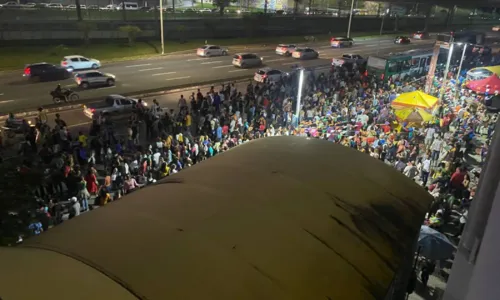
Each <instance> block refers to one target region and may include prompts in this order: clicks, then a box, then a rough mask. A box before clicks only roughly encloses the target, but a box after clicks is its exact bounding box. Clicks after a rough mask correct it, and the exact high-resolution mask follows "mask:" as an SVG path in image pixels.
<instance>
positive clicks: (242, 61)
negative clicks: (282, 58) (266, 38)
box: [233, 53, 263, 68]
mask: <svg viewBox="0 0 500 300" xmlns="http://www.w3.org/2000/svg"><path fill="white" fill-rule="evenodd" d="M262 60H263V58H262V57H260V56H258V55H257V54H253V53H240V54H236V55H235V56H233V66H236V67H240V68H250V67H260V66H262Z"/></svg>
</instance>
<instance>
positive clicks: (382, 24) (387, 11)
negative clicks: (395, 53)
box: [377, 9, 389, 54]
mask: <svg viewBox="0 0 500 300" xmlns="http://www.w3.org/2000/svg"><path fill="white" fill-rule="evenodd" d="M388 13H389V9H387V10H386V11H385V14H384V15H383V16H382V22H381V24H380V38H382V32H383V31H384V20H385V16H386V15H387V14H388ZM380 38H379V39H378V48H377V54H378V53H379V51H380Z"/></svg>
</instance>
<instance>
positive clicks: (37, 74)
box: [23, 63, 71, 81]
mask: <svg viewBox="0 0 500 300" xmlns="http://www.w3.org/2000/svg"><path fill="white" fill-rule="evenodd" d="M23 76H24V77H27V78H29V79H31V80H34V81H54V80H62V79H68V78H70V77H71V72H69V71H68V70H67V69H66V68H62V67H60V66H56V65H53V64H48V63H37V64H31V65H27V66H26V67H24V74H23Z"/></svg>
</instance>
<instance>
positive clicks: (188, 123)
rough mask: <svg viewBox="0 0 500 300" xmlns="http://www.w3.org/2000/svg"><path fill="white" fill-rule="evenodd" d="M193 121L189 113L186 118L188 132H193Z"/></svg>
mask: <svg viewBox="0 0 500 300" xmlns="http://www.w3.org/2000/svg"><path fill="white" fill-rule="evenodd" d="M192 122H193V120H192V117H191V114H190V113H189V112H188V113H187V115H186V117H185V118H184V123H185V125H186V128H187V129H188V130H191V124H192Z"/></svg>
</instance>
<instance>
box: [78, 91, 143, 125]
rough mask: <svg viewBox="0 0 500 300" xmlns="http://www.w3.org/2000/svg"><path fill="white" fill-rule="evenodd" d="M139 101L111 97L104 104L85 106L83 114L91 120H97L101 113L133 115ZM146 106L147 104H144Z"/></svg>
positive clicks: (117, 96)
mask: <svg viewBox="0 0 500 300" xmlns="http://www.w3.org/2000/svg"><path fill="white" fill-rule="evenodd" d="M137 103H138V100H137V99H134V98H129V97H125V96H122V95H109V96H107V97H106V98H105V99H104V100H103V101H102V102H99V103H97V104H94V105H89V106H86V105H84V106H83V113H84V114H85V116H87V117H88V118H90V119H95V118H97V117H98V116H99V115H100V114H101V113H103V114H111V115H123V114H127V113H132V112H133V111H134V110H135V109H136V108H137ZM143 105H144V106H147V103H145V102H143Z"/></svg>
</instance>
